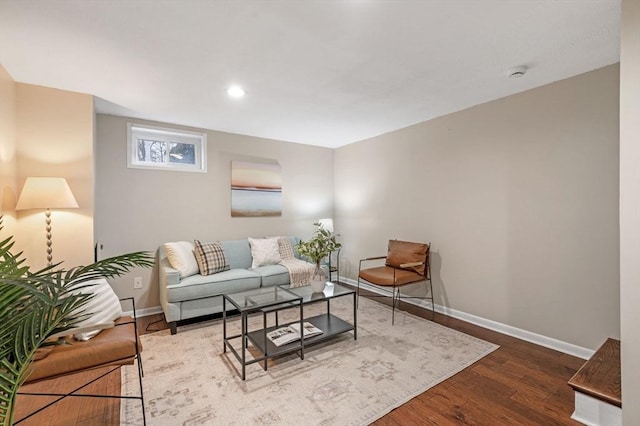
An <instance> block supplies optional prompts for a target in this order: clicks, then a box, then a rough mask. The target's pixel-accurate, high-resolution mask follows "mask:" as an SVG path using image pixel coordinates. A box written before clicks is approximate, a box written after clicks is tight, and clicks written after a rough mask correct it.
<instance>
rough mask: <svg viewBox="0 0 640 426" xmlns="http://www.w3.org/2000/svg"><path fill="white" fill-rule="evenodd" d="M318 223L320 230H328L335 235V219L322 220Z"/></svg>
mask: <svg viewBox="0 0 640 426" xmlns="http://www.w3.org/2000/svg"><path fill="white" fill-rule="evenodd" d="M318 223H319V224H320V228H322V229H326V230H327V231H329V232H331V233H332V234H333V219H331V218H329V219H320V220H319V221H318Z"/></svg>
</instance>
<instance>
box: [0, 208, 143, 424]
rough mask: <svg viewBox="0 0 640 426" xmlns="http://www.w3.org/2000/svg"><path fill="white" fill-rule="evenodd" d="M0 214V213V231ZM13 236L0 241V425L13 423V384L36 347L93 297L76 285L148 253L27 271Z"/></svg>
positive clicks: (79, 315) (123, 268) (121, 269)
mask: <svg viewBox="0 0 640 426" xmlns="http://www.w3.org/2000/svg"><path fill="white" fill-rule="evenodd" d="M1 229H2V227H1V217H0V230H1ZM13 245H14V241H13V237H12V236H10V237H8V238H6V239H4V240H2V241H0V425H3V426H7V425H11V424H13V413H14V406H15V401H16V395H17V392H18V388H19V387H20V385H21V384H22V383H23V382H24V380H25V379H26V374H27V371H28V367H29V365H30V363H31V362H32V360H33V357H34V355H35V353H36V351H37V350H38V349H39V348H41V347H42V346H43V345H46V344H47V343H46V341H47V339H48V338H49V337H51V336H52V335H54V334H57V333H60V332H63V331H66V330H69V329H71V328H73V327H74V325H76V324H77V323H78V322H79V321H80V320H82V319H83V318H84V317H85V314H84V312H82V307H83V306H84V305H86V303H87V302H88V301H89V300H90V299H91V298H92V297H93V295H92V294H90V293H89V294H87V293H86V292H82V293H79V292H78V291H77V290H79V289H81V288H82V287H83V286H84V287H86V286H89V285H90V284H89V283H88V281H90V280H93V279H95V278H99V277H106V278H111V277H115V276H119V275H122V274H124V273H125V272H127V271H129V270H130V269H132V268H133V267H150V266H152V265H153V258H152V257H151V256H150V255H149V254H148V253H145V252H135V253H130V254H125V255H122V256H117V257H112V258H109V259H104V260H101V261H99V262H96V263H93V264H91V265H88V266H78V267H74V268H71V269H68V270H64V269H60V264H59V263H58V264H55V265H51V266H47V267H46V268H44V269H42V270H39V271H36V272H32V271H31V270H30V268H29V266H27V265H25V259H24V258H23V257H22V253H17V254H15V255H14V254H12V252H11V249H12V248H13Z"/></svg>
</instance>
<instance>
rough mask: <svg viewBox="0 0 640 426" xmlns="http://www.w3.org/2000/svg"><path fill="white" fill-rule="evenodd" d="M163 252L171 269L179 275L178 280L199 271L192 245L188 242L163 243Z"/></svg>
mask: <svg viewBox="0 0 640 426" xmlns="http://www.w3.org/2000/svg"><path fill="white" fill-rule="evenodd" d="M163 247H164V252H165V254H166V255H167V259H169V263H170V264H171V267H172V268H173V269H175V270H177V271H178V272H179V273H180V278H185V277H189V276H191V275H193V274H197V273H198V271H199V268H198V262H197V261H196V257H195V255H194V253H193V244H192V243H191V242H189V241H177V242H174V243H165V244H164V245H163Z"/></svg>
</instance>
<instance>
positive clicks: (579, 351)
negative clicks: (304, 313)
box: [339, 277, 595, 359]
mask: <svg viewBox="0 0 640 426" xmlns="http://www.w3.org/2000/svg"><path fill="white" fill-rule="evenodd" d="M339 279H340V281H342V282H345V283H348V284H351V285H353V286H357V285H358V282H357V281H356V280H353V279H351V278H345V277H339ZM360 287H361V288H363V289H365V290H369V291H371V292H373V293H377V294H385V293H384V292H383V291H381V290H380V289H378V288H376V287H374V286H372V285H370V284H367V283H364V282H360ZM403 302H406V303H410V304H412V305H415V306H419V307H422V308H425V309H431V304H430V303H429V302H427V301H426V300H417V301H416V300H415V299H406V300H403ZM434 307H435V311H436V312H439V313H441V314H444V315H448V316H450V317H453V318H457V319H460V320H463V321H466V322H469V323H471V324H475V325H478V326H480V327H484V328H488V329H489V330H493V331H497V332H499V333H502V334H506V335H507V336H512V337H516V338H518V339H522V340H525V341H527V342H531V343H535V344H536V345H540V346H544V347H546V348H549V349H553V350H556V351H559V352H563V353H565V354H568V355H573V356H576V357H578V358H582V359H589V358H591V356H592V355H593V353H594V352H595V351H593V350H591V349H587V348H583V347H581V346H577V345H574V344H572V343H567V342H563V341H561V340H557V339H554V338H551V337H547V336H543V335H541V334H537V333H533V332H531V331H527V330H523V329H520V328H517V327H513V326H510V325H507V324H502V323H500V322H497V321H493V320H490V319H487V318H482V317H479V316H476V315H473V314H468V313H466V312H462V311H458V310H456V309H452V308H449V307H447V306H442V305H438V304H437V303H436V304H434Z"/></svg>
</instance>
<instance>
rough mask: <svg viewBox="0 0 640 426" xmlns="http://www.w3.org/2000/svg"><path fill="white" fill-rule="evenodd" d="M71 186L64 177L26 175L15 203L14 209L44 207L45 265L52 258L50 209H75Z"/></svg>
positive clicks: (49, 262) (48, 263)
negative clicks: (45, 230)
mask: <svg viewBox="0 0 640 426" xmlns="http://www.w3.org/2000/svg"><path fill="white" fill-rule="evenodd" d="M77 208H78V202H77V201H76V199H75V197H74V196H73V193H72V192H71V188H69V185H68V184H67V180H66V179H65V178H58V177H28V178H27V180H26V181H25V182H24V187H22V192H21V193H20V197H19V198H18V203H17V204H16V210H29V209H45V216H46V223H47V228H46V229H47V265H51V262H52V260H53V254H52V252H53V248H52V247H51V246H52V241H51V210H50V209H77Z"/></svg>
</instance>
